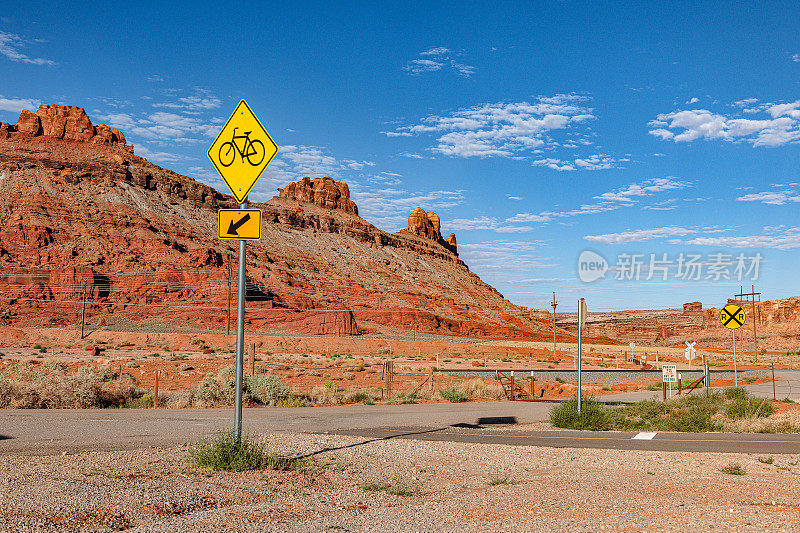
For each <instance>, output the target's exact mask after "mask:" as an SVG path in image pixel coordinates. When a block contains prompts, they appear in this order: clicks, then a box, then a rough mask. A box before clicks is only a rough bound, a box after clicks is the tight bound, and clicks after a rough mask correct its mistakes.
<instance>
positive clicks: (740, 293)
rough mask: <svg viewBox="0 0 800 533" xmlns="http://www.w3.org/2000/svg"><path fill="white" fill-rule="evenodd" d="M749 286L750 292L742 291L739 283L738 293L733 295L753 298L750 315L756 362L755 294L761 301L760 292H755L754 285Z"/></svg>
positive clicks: (756, 320)
mask: <svg viewBox="0 0 800 533" xmlns="http://www.w3.org/2000/svg"><path fill="white" fill-rule="evenodd" d="M750 287H751V288H750V292H748V293H745V292H744V288H743V287H742V286H741V285H740V286H739V294H736V295H734V296H735V297H736V298H739V299H741V298H743V297H745V296H747V297H748V299H749V298H750V297H751V296H752V298H753V300H752V305H753V314H752V317H753V356H754V357H755V360H756V362H758V334H757V332H756V322H758V318H757V317H756V296H758V301H759V302H761V293H760V292H756V286H755V285H751V286H750Z"/></svg>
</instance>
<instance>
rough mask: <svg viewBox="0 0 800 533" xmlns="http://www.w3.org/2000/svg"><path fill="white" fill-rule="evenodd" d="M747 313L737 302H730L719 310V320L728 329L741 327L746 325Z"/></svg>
mask: <svg viewBox="0 0 800 533" xmlns="http://www.w3.org/2000/svg"><path fill="white" fill-rule="evenodd" d="M745 320H747V315H746V314H745V313H744V309H742V308H741V307H740V306H738V305H736V304H728V305H726V306H725V307H723V308H722V310H721V311H720V312H719V321H720V323H722V325H723V326H725V327H726V328H728V329H739V328H740V327H742V326H744V322H745Z"/></svg>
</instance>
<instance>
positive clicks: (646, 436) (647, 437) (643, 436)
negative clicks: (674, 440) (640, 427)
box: [631, 431, 656, 440]
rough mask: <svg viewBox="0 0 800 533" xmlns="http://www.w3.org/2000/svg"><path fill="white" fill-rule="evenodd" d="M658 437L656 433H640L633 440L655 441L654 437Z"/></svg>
mask: <svg viewBox="0 0 800 533" xmlns="http://www.w3.org/2000/svg"><path fill="white" fill-rule="evenodd" d="M655 436H656V432H655V431H640V432H639V433H637V434H636V435H634V436H633V438H632V439H631V440H653V437H655Z"/></svg>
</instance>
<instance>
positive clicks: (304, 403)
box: [275, 394, 314, 407]
mask: <svg viewBox="0 0 800 533" xmlns="http://www.w3.org/2000/svg"><path fill="white" fill-rule="evenodd" d="M275 406H276V407H314V402H312V401H311V400H309V399H308V398H306V397H305V396H297V395H294V394H293V395H290V396H286V397H284V398H280V399H279V400H278V401H277V402H276V403H275Z"/></svg>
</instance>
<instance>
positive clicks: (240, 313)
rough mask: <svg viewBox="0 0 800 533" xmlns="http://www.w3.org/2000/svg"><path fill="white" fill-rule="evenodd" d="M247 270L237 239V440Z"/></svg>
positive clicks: (244, 248)
mask: <svg viewBox="0 0 800 533" xmlns="http://www.w3.org/2000/svg"><path fill="white" fill-rule="evenodd" d="M241 207H242V209H247V199H245V201H244V202H243V203H242V204H241ZM246 270H247V241H244V240H242V241H239V277H238V279H237V281H238V288H237V289H236V291H237V294H236V296H237V298H238V302H237V303H236V395H235V403H236V407H235V411H234V412H233V426H234V437H235V438H236V441H237V442H238V441H239V440H240V439H241V438H242V380H243V376H244V296H245V292H246V291H247V286H246V277H245V276H246Z"/></svg>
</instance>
